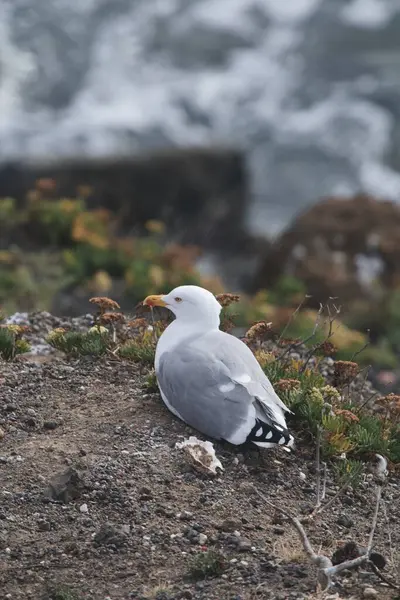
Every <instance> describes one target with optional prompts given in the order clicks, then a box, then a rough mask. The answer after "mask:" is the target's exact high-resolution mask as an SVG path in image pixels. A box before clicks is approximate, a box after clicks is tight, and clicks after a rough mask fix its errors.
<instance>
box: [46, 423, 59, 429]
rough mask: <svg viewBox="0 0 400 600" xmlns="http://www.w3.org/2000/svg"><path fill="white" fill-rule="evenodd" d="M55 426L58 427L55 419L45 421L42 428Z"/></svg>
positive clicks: (54, 427) (53, 427)
mask: <svg viewBox="0 0 400 600" xmlns="http://www.w3.org/2000/svg"><path fill="white" fill-rule="evenodd" d="M57 427H58V423H57V421H45V422H44V423H43V428H44V429H57Z"/></svg>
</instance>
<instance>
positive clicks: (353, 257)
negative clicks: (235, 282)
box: [254, 195, 400, 303]
mask: <svg viewBox="0 0 400 600" xmlns="http://www.w3.org/2000/svg"><path fill="white" fill-rule="evenodd" d="M283 274H286V275H292V276H294V277H296V278H299V279H301V280H302V281H304V283H305V284H306V288H307V292H308V293H309V294H311V295H312V296H313V299H314V300H313V302H314V303H318V302H319V301H324V300H326V299H327V298H328V297H339V301H340V302H341V303H349V302H350V301H352V300H354V299H357V298H365V297H369V298H371V299H373V298H374V295H379V294H380V293H381V290H382V288H383V289H393V288H395V287H396V286H398V285H399V284H400V206H398V205H397V204H394V203H392V202H386V201H378V200H376V199H374V198H372V197H369V196H365V195H358V196H355V197H353V198H327V199H325V200H323V201H321V202H319V203H318V204H316V205H315V206H313V207H311V208H310V209H309V210H308V211H307V212H305V213H304V214H302V215H300V216H299V217H298V218H297V219H295V220H294V222H293V223H292V225H291V226H290V228H289V229H288V230H286V231H285V232H284V233H283V234H282V235H281V236H280V237H279V238H278V239H277V240H276V241H275V242H274V243H273V245H272V247H271V249H270V250H269V251H268V252H267V254H266V255H265V256H264V259H263V261H262V263H261V266H260V269H259V270H258V273H257V275H256V277H255V282H254V288H255V289H259V288H268V287H270V286H271V285H273V284H274V282H276V281H277V280H278V279H279V277H281V276H282V275H283Z"/></svg>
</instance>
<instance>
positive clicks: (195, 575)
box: [189, 550, 226, 579]
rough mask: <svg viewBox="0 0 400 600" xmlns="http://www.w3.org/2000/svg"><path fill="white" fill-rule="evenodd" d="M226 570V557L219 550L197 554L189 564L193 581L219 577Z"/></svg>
mask: <svg viewBox="0 0 400 600" xmlns="http://www.w3.org/2000/svg"><path fill="white" fill-rule="evenodd" d="M225 569H226V561H225V558H224V556H223V555H222V554H221V553H220V552H218V551H217V550H206V551H205V552H199V553H198V554H195V555H194V556H193V558H192V559H191V561H190V563H189V575H190V577H191V578H192V579H205V578H206V577H218V576H219V575H222V573H223V572H224V571H225Z"/></svg>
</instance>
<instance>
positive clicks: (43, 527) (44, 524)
mask: <svg viewBox="0 0 400 600" xmlns="http://www.w3.org/2000/svg"><path fill="white" fill-rule="evenodd" d="M37 526H38V529H39V530H40V531H50V530H51V523H49V522H48V521H46V520H45V519H39V521H38V522H37Z"/></svg>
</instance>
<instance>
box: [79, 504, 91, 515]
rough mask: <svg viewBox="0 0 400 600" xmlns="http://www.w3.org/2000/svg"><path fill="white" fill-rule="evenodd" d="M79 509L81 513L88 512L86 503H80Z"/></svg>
mask: <svg viewBox="0 0 400 600" xmlns="http://www.w3.org/2000/svg"><path fill="white" fill-rule="evenodd" d="M79 510H80V511H81V513H85V514H86V513H88V512H89V509H88V505H87V504H82V505H81V506H80V507H79Z"/></svg>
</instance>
